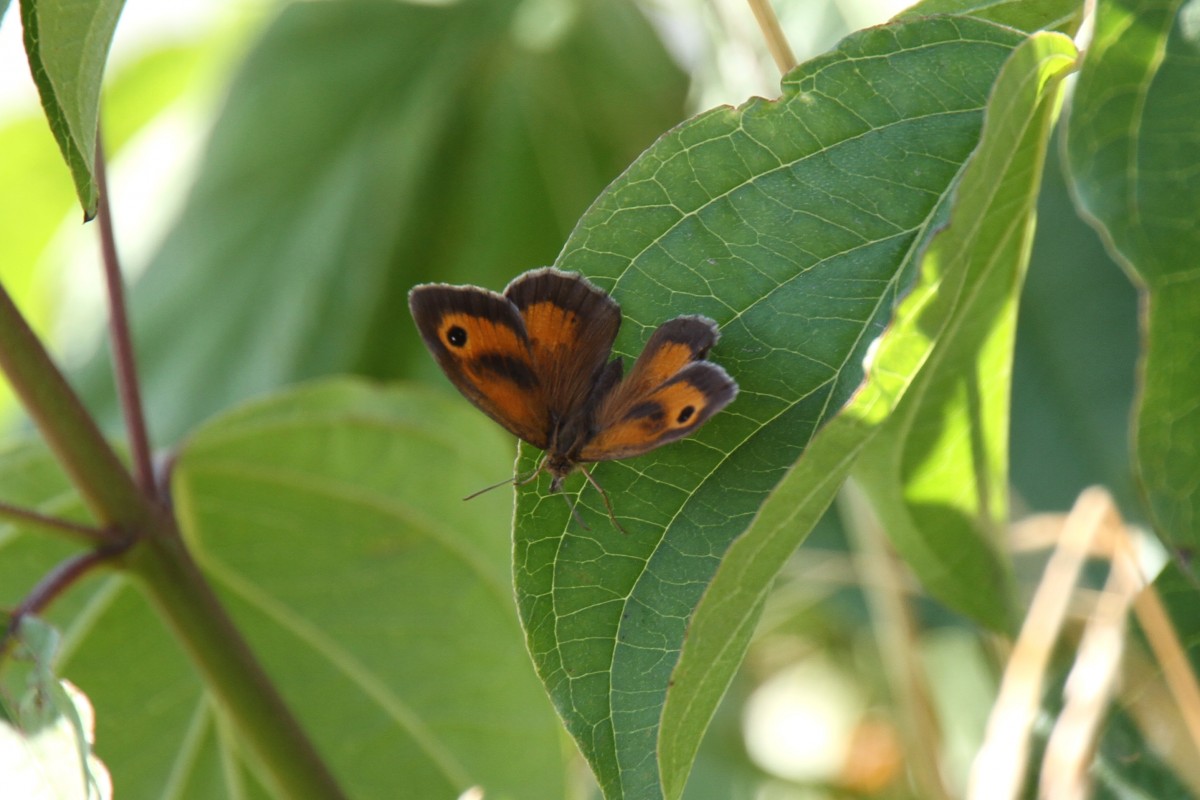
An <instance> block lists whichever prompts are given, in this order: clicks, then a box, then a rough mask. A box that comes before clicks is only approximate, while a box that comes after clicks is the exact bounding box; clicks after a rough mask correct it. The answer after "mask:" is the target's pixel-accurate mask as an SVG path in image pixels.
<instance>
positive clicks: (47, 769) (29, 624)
mask: <svg viewBox="0 0 1200 800" xmlns="http://www.w3.org/2000/svg"><path fill="white" fill-rule="evenodd" d="M0 622H2V623H3V630H4V631H5V632H7V631H8V630H9V625H10V624H11V620H10V619H9V618H8V616H7V615H4V616H3V618H0ZM60 641H61V637H60V636H59V635H58V632H57V631H56V630H54V629H53V628H52V627H50V626H48V625H46V624H45V623H43V622H42V621H41V620H39V619H37V618H36V617H26V618H24V619H22V620H21V625H20V628H19V630H18V632H17V633H16V634H15V635H14V636H13V639H12V640H11V641H9V642H6V644H8V645H10V646H11V649H8V650H6V651H5V657H4V659H3V660H2V661H0V775H3V776H4V789H5V793H6V795H8V796H12V797H55V798H61V800H69V799H70V798H79V799H80V800H93V799H94V798H95V799H97V800H98V799H99V798H110V797H112V780H111V779H110V777H109V775H108V771H107V770H106V769H105V767H104V764H103V763H102V762H101V761H100V760H99V759H98V758H96V756H95V755H93V753H92V745H93V744H94V742H95V725H94V720H95V715H94V714H93V711H92V706H91V703H90V702H89V701H88V698H87V697H86V696H85V695H84V694H83V692H81V691H79V690H78V689H77V688H75V687H74V686H72V685H71V684H69V683H67V682H66V681H61V680H59V679H58V676H57V675H55V674H54V669H53V660H54V658H55V656H56V654H57V650H58V647H59V644H60Z"/></svg>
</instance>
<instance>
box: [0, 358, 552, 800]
mask: <svg viewBox="0 0 1200 800" xmlns="http://www.w3.org/2000/svg"><path fill="white" fill-rule="evenodd" d="M511 463H512V450H511V446H510V445H509V444H508V442H507V441H506V437H505V436H504V434H503V433H502V432H501V431H499V430H498V429H497V428H496V427H495V426H494V425H493V424H492V423H491V422H490V421H489V420H487V419H485V418H483V417H482V416H481V415H479V414H477V413H476V412H475V411H474V409H470V408H467V407H464V406H463V404H460V403H457V402H451V401H450V398H448V397H446V396H444V395H443V394H441V393H437V392H431V391H427V390H425V391H417V390H413V389H409V388H396V389H390V390H383V389H377V388H372V387H368V386H364V385H362V384H360V383H356V382H349V381H334V382H330V383H325V384H318V385H313V386H309V387H305V388H301V389H298V390H296V391H294V392H292V393H289V394H286V395H281V396H279V397H276V398H272V399H269V400H265V401H262V402H259V403H257V404H254V405H252V406H248V407H245V408H243V409H240V410H238V411H235V412H232V413H231V414H229V415H227V416H226V417H224V418H223V419H221V420H218V421H215V422H214V423H212V424H211V425H209V426H206V427H205V428H204V429H202V430H201V431H198V432H197V433H196V435H195V436H194V437H193V438H191V439H190V440H189V441H188V442H187V443H186V445H185V446H184V448H183V450H182V452H181V454H180V456H179V460H178V465H177V467H176V470H175V474H174V480H173V483H172V486H173V497H174V502H175V507H176V510H177V513H178V516H179V519H180V522H181V525H182V527H183V529H184V533H185V535H186V537H187V539H188V541H189V543H190V544H191V546H192V547H193V549H194V552H195V553H196V556H197V559H198V561H199V562H200V563H201V565H202V567H203V568H204V570H205V572H206V573H207V575H208V576H209V578H210V580H212V581H213V583H214V584H215V586H216V587H217V589H218V591H219V593H220V594H221V596H222V599H223V601H224V602H225V603H226V604H227V606H228V607H229V609H230V610H231V611H232V613H233V615H234V617H235V620H236V622H237V623H238V626H239V628H240V629H241V630H242V631H243V632H244V633H245V635H246V636H247V638H248V639H249V641H250V643H251V645H252V646H253V647H254V649H255V652H256V654H257V655H258V656H259V657H260V658H261V659H262V660H263V662H264V663H265V665H266V668H267V671H268V673H269V674H270V675H271V676H272V678H274V679H275V680H276V681H277V685H278V686H279V687H280V688H281V690H282V692H283V694H284V696H285V698H286V699H287V701H288V703H289V705H290V706H291V707H292V708H293V709H294V710H295V711H296V712H297V715H298V716H299V718H300V719H301V721H302V722H303V723H304V724H305V726H306V729H307V730H308V731H309V733H310V734H311V735H312V736H313V737H314V739H315V740H316V743H317V746H318V748H319V749H320V751H321V752H322V755H323V756H324V757H325V758H327V759H328V762H329V763H330V765H331V767H332V768H333V770H334V772H335V773H336V775H337V776H338V778H339V780H340V781H341V782H342V784H343V786H344V788H345V789H346V790H347V791H348V792H349V793H350V794H351V795H352V796H362V797H369V796H381V795H385V796H420V797H454V796H457V795H458V794H460V793H461V792H463V791H464V790H466V789H467V788H468V787H469V786H472V785H475V784H478V785H480V786H482V787H484V789H485V790H486V791H487V794H488V796H489V797H522V798H524V797H529V798H559V797H562V796H563V795H564V788H563V786H564V770H563V768H561V767H559V768H557V769H556V768H555V766H556V765H559V764H560V763H561V758H562V750H561V745H560V732H559V731H560V729H559V725H558V722H557V721H556V720H555V718H554V715H553V713H552V711H551V709H550V706H549V704H548V703H547V702H546V699H545V695H544V692H543V691H542V688H541V687H540V686H539V685H538V682H537V680H536V677H535V676H534V674H533V671H532V670H531V669H530V665H529V662H528V656H527V655H526V653H525V649H524V647H523V645H522V643H521V637H520V633H519V630H518V626H517V621H516V615H515V613H514V608H513V604H512V600H511V597H512V595H511V590H510V588H509V586H508V580H509V579H508V574H509V558H510V554H509V546H508V542H507V541H506V540H505V538H504V537H503V536H502V535H501V534H500V531H501V530H502V529H503V522H502V520H505V519H507V517H508V511H507V505H508V502H509V501H508V498H506V497H505V496H504V495H503V494H502V493H499V492H497V493H493V494H492V495H488V496H484V497H481V498H479V499H478V500H475V501H472V504H464V503H462V502H461V499H460V498H461V497H462V496H463V495H464V494H466V492H467V490H468V489H473V488H478V487H479V486H481V485H484V484H486V483H487V482H489V481H490V480H492V479H493V478H494V477H495V476H496V475H497V474H501V475H502V474H504V473H505V472H507V471H508V470H509V469H510V468H511ZM431 465H436V468H431ZM52 473H53V470H52V465H49V462H48V459H46V457H45V456H44V455H43V454H41V453H40V451H35V452H34V453H30V452H28V451H24V450H22V451H18V452H14V453H11V454H10V455H9V457H8V458H6V459H4V461H3V462H2V463H0V477H4V478H5V479H6V480H5V481H3V485H4V491H5V497H4V499H5V500H6V501H9V502H12V500H13V499H14V497H15V495H14V492H17V491H20V490H21V488H22V484H24V485H25V487H26V489H27V491H26V492H24V493H23V494H22V495H21V496H23V497H26V498H29V497H31V496H33V495H35V493H36V492H35V490H36V489H37V488H39V487H40V488H41V490H42V496H43V498H44V499H43V502H42V503H40V506H41V507H42V508H44V509H47V510H48V509H51V508H54V507H55V506H57V505H59V504H60V503H62V502H65V500H62V501H57V502H56V501H55V500H54V498H55V497H56V495H57V491H56V489H55V486H56V485H58V486H61V484H56V483H55V481H54V480H53V474H52ZM17 474H19V475H23V476H26V477H25V478H24V480H19V479H17V480H13V481H8V480H7V478H8V477H9V476H12V475H17ZM39 475H41V477H39ZM59 480H61V479H59ZM73 503H74V501H71V504H72V506H73ZM432 509H439V511H437V512H436V513H435V512H433V511H432ZM44 544H45V537H44V536H33V535H24V534H21V533H20V532H18V531H13V529H11V528H10V529H9V532H8V533H7V534H6V536H5V538H4V540H3V542H2V543H0V553H3V558H0V588H2V591H3V593H4V594H3V596H2V597H0V603H10V602H14V601H15V600H16V599H18V598H19V596H20V593H21V592H23V591H24V590H25V589H26V588H27V585H26V584H25V583H24V581H23V580H12V579H11V578H12V576H14V575H28V574H31V573H32V574H36V573H37V570H36V568H33V564H36V563H39V562H44V561H47V560H48V558H47V556H46V554H45V552H44V551H45V547H44ZM31 562H33V563H32V564H31ZM52 618H53V619H54V620H56V621H58V622H59V624H63V625H65V630H66V642H67V644H66V646H65V648H64V653H63V655H62V657H61V661H60V664H59V666H60V668H61V671H62V673H63V674H64V675H66V676H67V677H69V678H70V679H71V680H73V681H74V682H75V683H76V684H77V685H79V686H80V687H81V688H82V689H84V690H85V691H86V692H87V693H88V694H89V696H90V697H91V698H92V700H93V702H94V703H95V704H96V707H97V708H98V709H100V712H99V719H98V724H97V746H98V750H99V752H100V753H101V755H102V757H103V758H104V759H105V761H106V762H107V764H108V766H109V768H110V769H111V771H112V774H113V778H114V782H115V785H116V786H118V787H121V791H122V792H127V793H129V794H130V795H131V796H138V797H148V796H159V795H162V794H174V796H180V797H212V796H236V795H237V794H238V792H239V791H242V790H243V789H244V790H245V791H248V792H249V793H250V794H251V796H262V792H263V790H262V788H261V787H260V786H259V785H258V784H259V782H258V780H257V778H256V777H255V774H254V765H253V764H251V763H247V762H246V761H244V756H243V755H242V753H241V751H240V750H239V748H238V746H237V743H236V741H235V739H233V738H231V737H233V736H234V734H233V733H232V732H231V731H230V730H229V727H228V725H227V723H226V722H225V721H224V719H223V716H222V714H221V712H220V709H219V708H218V707H216V706H215V705H214V703H213V702H212V700H211V699H210V697H209V696H208V694H207V693H206V692H205V690H204V689H203V687H202V686H201V685H200V684H199V683H198V681H197V678H196V675H195V673H194V672H193V671H192V668H191V666H190V665H189V664H188V662H187V660H186V658H185V657H184V655H183V653H182V652H181V651H180V650H179V648H178V646H177V645H176V644H175V643H173V642H172V641H171V639H170V637H169V636H168V634H167V632H166V630H165V629H164V628H163V626H162V623H161V622H160V621H158V619H157V617H156V615H155V614H154V613H153V612H152V610H151V609H150V608H149V607H148V606H147V605H146V603H145V601H144V599H143V597H142V594H141V593H140V592H139V591H137V590H136V588H135V587H134V586H133V585H132V584H131V583H130V582H128V581H127V580H125V579H123V578H121V577H117V576H106V575H94V576H92V577H90V578H88V579H87V580H86V581H84V582H83V583H82V584H80V585H78V586H77V587H75V589H74V590H73V591H72V592H71V594H70V595H69V596H68V597H67V598H66V599H65V601H64V602H63V603H61V604H58V605H56V606H55V607H54V614H53V615H52ZM133 673H136V674H137V676H138V679H137V680H136V681H131V680H130V679H129V676H130V674H133ZM333 698H336V700H333ZM256 787H257V788H256Z"/></svg>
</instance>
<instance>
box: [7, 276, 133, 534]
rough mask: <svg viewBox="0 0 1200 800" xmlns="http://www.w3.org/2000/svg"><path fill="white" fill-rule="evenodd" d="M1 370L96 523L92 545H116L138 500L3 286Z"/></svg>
mask: <svg viewBox="0 0 1200 800" xmlns="http://www.w3.org/2000/svg"><path fill="white" fill-rule="evenodd" d="M0 369H2V370H3V371H4V374H5V375H6V376H7V377H8V381H9V383H10V384H11V385H12V388H13V391H14V392H15V393H16V395H17V397H18V398H20V400H21V404H22V405H23V406H24V407H25V410H26V411H27V412H28V413H29V416H30V417H31V418H32V419H33V421H34V423H35V424H36V425H37V427H38V429H39V430H41V432H42V435H43V436H44V437H45V438H46V443H47V444H48V445H49V446H50V449H51V450H52V451H53V452H54V455H55V457H56V460H57V461H58V463H59V464H61V465H62V467H63V469H64V470H65V471H66V473H67V476H68V477H69V478H70V479H71V483H72V484H73V485H74V486H75V489H76V490H77V491H78V492H79V496H80V497H81V498H83V501H84V503H85V504H86V505H87V507H88V509H89V510H90V511H91V512H92V516H93V517H94V518H95V519H96V521H97V522H98V523H99V526H100V530H99V533H100V534H102V535H101V536H100V537H98V538H97V539H94V540H93V541H94V542H97V543H103V542H116V541H119V540H120V539H121V536H122V534H121V533H120V532H119V531H118V530H117V529H118V528H119V527H126V528H128V529H133V528H135V527H137V526H136V525H134V524H132V523H135V522H137V521H140V520H141V519H142V518H143V515H144V512H145V508H144V506H143V502H142V496H141V494H140V492H139V491H138V488H137V486H136V485H135V484H134V483H133V480H132V478H131V477H130V475H129V472H128V471H127V470H126V469H125V465H124V464H122V463H121V460H120V459H119V458H117V454H116V453H115V452H113V449H112V448H111V447H110V446H109V444H108V442H107V441H105V439H104V436H103V435H102V434H101V433H100V429H99V428H98V427H96V422H95V420H94V419H92V416H91V415H90V414H89V413H88V412H87V409H85V408H84V407H83V403H81V402H80V401H79V397H78V396H77V395H76V394H75V392H74V391H73V390H72V389H71V387H70V385H69V384H68V383H67V380H66V378H64V377H63V374H62V373H61V372H59V370H58V367H57V366H55V364H54V361H53V360H52V359H51V358H50V354H49V353H47V352H46V348H45V347H44V346H43V345H42V342H41V340H39V339H38V337H37V335H36V334H34V332H33V330H31V329H30V327H29V323H27V322H26V321H25V318H24V317H23V316H21V312H20V311H19V310H17V307H16V305H15V304H14V303H13V301H12V298H11V297H9V295H8V292H7V291H5V289H4V287H3V286H0Z"/></svg>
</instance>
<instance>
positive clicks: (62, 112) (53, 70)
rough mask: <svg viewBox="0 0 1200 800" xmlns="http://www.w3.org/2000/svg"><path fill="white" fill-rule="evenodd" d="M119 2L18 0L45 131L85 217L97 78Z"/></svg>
mask: <svg viewBox="0 0 1200 800" xmlns="http://www.w3.org/2000/svg"><path fill="white" fill-rule="evenodd" d="M124 5H125V2H124V0H100V2H95V3H58V2H45V1H44V0H43V1H42V2H39V0H22V2H21V24H22V26H23V27H24V29H25V52H26V55H27V56H28V57H29V69H30V71H31V72H32V73H33V82H34V83H35V84H37V88H38V94H39V95H40V96H41V98H42V108H43V109H45V111H46V118H47V119H48V120H49V121H50V130H51V132H52V133H53V134H54V138H55V140H56V141H57V142H58V147H59V150H61V151H62V155H63V158H64V159H65V160H66V162H67V167H68V168H69V169H70V170H71V178H72V180H74V182H75V192H76V193H77V194H78V195H79V202H80V204H81V205H82V206H83V213H84V216H85V217H86V218H89V219H90V218H91V217H92V215H94V214H95V213H96V202H97V197H98V195H97V188H96V178H95V175H94V174H93V170H94V169H95V158H96V130H97V122H98V120H99V116H100V82H101V80H102V78H103V77H104V62H105V60H106V59H107V58H108V48H109V45H110V44H112V36H113V31H114V30H116V27H117V18H118V17H120V15H121V9H122V8H123V7H124Z"/></svg>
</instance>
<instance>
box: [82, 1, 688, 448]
mask: <svg viewBox="0 0 1200 800" xmlns="http://www.w3.org/2000/svg"><path fill="white" fill-rule="evenodd" d="M521 7H522V6H521V4H520V3H517V2H515V1H509V0H506V1H505V2H482V1H477V2H464V3H458V4H453V5H443V6H437V7H431V6H424V5H416V4H410V3H393V2H364V1H363V0H354V1H353V2H314V3H297V4H289V5H287V6H285V7H284V9H283V10H282V12H281V13H280V14H279V16H278V17H277V18H276V19H275V20H274V21H273V22H272V24H271V25H270V26H269V28H268V30H267V31H266V33H265V34H264V35H263V37H262V39H261V41H260V42H259V43H258V44H257V45H256V46H255V47H254V48H253V50H252V51H251V53H250V54H249V56H248V57H247V59H246V62H245V64H244V66H243V68H242V70H241V71H240V73H239V74H238V76H237V77H236V78H235V79H234V83H233V87H232V88H231V90H230V94H229V97H228V99H227V101H226V104H225V107H224V110H223V111H222V114H221V117H220V119H219V120H218V122H217V124H216V126H215V128H214V130H213V133H212V138H211V141H210V144H209V146H208V150H207V153H206V154H205V156H204V158H203V162H202V166H201V173H200V177H199V179H198V181H197V183H196V185H195V187H194V188H193V189H192V191H191V193H190V195H189V197H188V199H187V201H186V204H185V208H184V210H183V213H182V216H181V218H180V220H179V222H178V224H177V225H175V226H174V227H173V228H172V229H171V231H170V232H169V234H168V235H167V238H166V240H165V241H164V243H163V245H162V248H161V250H160V251H159V252H158V254H157V255H156V256H155V257H154V258H153V259H152V262H151V264H150V265H149V268H148V270H147V273H146V275H145V276H144V277H143V278H142V279H141V280H140V281H139V282H138V284H137V285H136V286H135V287H134V290H133V293H132V294H133V296H132V306H133V309H134V322H135V332H136V334H137V343H138V352H139V360H140V363H141V365H142V367H143V370H142V371H143V374H144V375H145V387H144V396H145V397H146V398H147V400H146V402H147V404H148V405H149V406H150V407H151V408H152V409H153V413H151V414H150V423H151V427H152V434H153V439H154V441H156V442H160V443H163V442H175V441H178V439H179V438H180V437H182V436H183V435H184V434H186V432H187V431H188V430H190V429H191V427H193V426H194V425H196V424H197V423H198V422H199V421H201V420H203V419H205V418H207V417H209V416H211V415H212V414H214V413H217V412H218V411H220V410H221V409H223V408H225V407H227V406H228V405H229V404H231V403H234V402H238V401H240V400H244V399H246V398H249V397H251V396H254V395H256V394H259V393H262V392H264V391H267V390H270V389H272V388H274V387H277V386H280V385H284V384H287V383H290V382H293V381H296V380H299V379H304V378H311V377H314V376H317V375H323V374H329V373H337V372H347V371H354V372H359V373H363V374H367V375H372V376H377V377H379V376H396V375H400V374H404V373H406V372H421V373H422V374H425V375H429V376H432V375H433V374H434V370H435V367H434V366H433V364H432V362H431V361H430V360H429V359H428V358H427V357H426V355H425V353H424V352H423V350H422V349H421V348H420V345H419V344H418V339H417V337H416V336H415V331H413V329H412V328H411V327H410V323H409V321H408V311H407V304H406V299H405V298H406V295H407V292H408V289H409V288H410V287H411V286H412V285H413V284H414V283H416V282H418V281H421V280H430V279H434V280H444V281H450V282H470V283H478V284H483V285H493V286H495V285H503V284H504V283H505V282H506V281H507V280H508V279H509V278H511V277H512V275H513V274H514V273H515V272H517V271H519V270H520V269H522V268H527V267H533V266H538V265H541V264H545V263H547V262H549V261H550V260H551V259H552V258H553V255H554V253H555V252H557V250H558V248H559V246H560V245H561V242H562V240H563V238H564V237H565V236H566V234H567V233H568V231H569V230H570V227H571V225H572V224H573V223H574V220H575V218H576V217H577V216H578V214H579V213H581V212H582V211H583V209H584V208H585V207H586V205H587V203H588V202H590V200H591V199H592V198H593V197H595V195H596V194H597V193H598V192H599V191H600V189H601V188H603V186H604V184H605V183H607V182H608V181H609V180H611V178H612V177H614V176H615V175H616V174H617V173H618V172H619V170H620V169H621V168H622V167H623V166H624V165H625V164H627V163H628V162H629V161H630V160H631V159H632V158H633V157H634V156H635V155H636V154H637V153H638V152H639V151H640V150H641V149H642V148H643V147H645V146H646V145H647V144H649V143H650V142H651V141H652V140H653V138H654V137H655V136H657V135H658V134H659V133H660V132H661V131H662V130H663V129H665V128H667V127H669V126H670V125H672V124H674V123H675V122H676V121H677V120H678V119H679V118H680V117H681V116H682V113H683V112H682V102H683V92H684V84H683V76H682V75H681V73H680V72H679V70H678V68H677V67H675V66H674V64H673V63H672V62H671V60H670V59H669V58H668V56H667V54H666V52H665V51H664V50H663V47H662V45H661V44H660V43H659V41H658V39H657V37H655V36H654V34H653V31H652V30H651V28H650V27H649V25H648V24H647V23H646V21H645V20H644V19H643V18H642V17H641V16H640V14H639V12H638V11H637V10H636V9H635V8H633V7H632V5H631V4H629V3H627V2H607V3H580V4H568V5H565V6H564V9H565V10H567V11H569V12H570V13H568V14H567V15H566V16H565V17H561V18H558V17H554V18H553V19H551V18H550V17H546V16H545V15H541V16H539V15H534V16H533V17H532V18H530V19H527V20H524V21H522V19H523V18H521V17H520V15H519V14H518V9H519V8H521ZM527 16H528V15H527ZM410 332H411V335H408V336H407V337H406V336H405V334H406V333H410ZM110 372H111V369H110V367H109V365H108V359H107V356H106V355H105V354H101V357H98V358H97V359H95V360H94V361H93V363H91V364H90V365H89V366H88V368H87V369H86V370H85V371H84V374H83V375H82V387H83V392H84V394H85V396H87V397H89V398H90V399H91V401H92V405H93V407H95V408H97V409H99V410H100V412H101V413H102V414H103V415H105V417H106V418H107V419H109V420H116V419H117V413H116V408H115V404H114V402H113V399H112V398H113V391H112V386H111V377H110Z"/></svg>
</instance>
